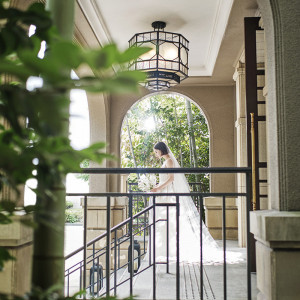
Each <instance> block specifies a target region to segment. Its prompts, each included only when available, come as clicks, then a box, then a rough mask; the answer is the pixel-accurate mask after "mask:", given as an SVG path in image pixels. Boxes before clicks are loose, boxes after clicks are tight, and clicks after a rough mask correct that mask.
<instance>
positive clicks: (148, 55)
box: [140, 43, 156, 60]
mask: <svg viewBox="0 0 300 300" xmlns="http://www.w3.org/2000/svg"><path fill="white" fill-rule="evenodd" d="M143 47H149V48H151V50H150V51H148V52H147V53H144V54H143V55H141V56H140V58H141V59H142V60H149V59H152V58H154V56H155V54H156V47H155V45H154V44H153V43H143Z"/></svg>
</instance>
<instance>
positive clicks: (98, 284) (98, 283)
mask: <svg viewBox="0 0 300 300" xmlns="http://www.w3.org/2000/svg"><path fill="white" fill-rule="evenodd" d="M97 266H98V268H97V297H98V294H99V291H100V274H99V273H100V264H99V256H98V257H97ZM101 270H103V269H101ZM102 277H103V276H102ZM102 280H103V278H102ZM101 287H102V285H101Z"/></svg>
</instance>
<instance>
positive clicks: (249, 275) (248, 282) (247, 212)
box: [246, 173, 251, 300]
mask: <svg viewBox="0 0 300 300" xmlns="http://www.w3.org/2000/svg"><path fill="white" fill-rule="evenodd" d="M250 176H251V174H250V173H246V195H247V196H246V222H247V292H248V300H251V254H250V253H251V249H250V210H251V197H250V186H251V183H250V182H251V177H250Z"/></svg>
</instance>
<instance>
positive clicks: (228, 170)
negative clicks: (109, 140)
mask: <svg viewBox="0 0 300 300" xmlns="http://www.w3.org/2000/svg"><path fill="white" fill-rule="evenodd" d="M251 172H252V169H251V168H250V167H208V168H109V169H108V168H82V169H81V170H80V171H78V172H73V173H85V174H131V173H137V174H143V173H158V174H159V173H161V174H162V173H185V174H193V173H195V174H196V173H204V174H211V173H220V174H221V173H251Z"/></svg>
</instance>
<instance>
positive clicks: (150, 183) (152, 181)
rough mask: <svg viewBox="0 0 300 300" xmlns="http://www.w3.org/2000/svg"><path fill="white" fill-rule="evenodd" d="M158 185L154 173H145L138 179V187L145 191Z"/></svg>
mask: <svg viewBox="0 0 300 300" xmlns="http://www.w3.org/2000/svg"><path fill="white" fill-rule="evenodd" d="M155 186H156V176H155V175H154V174H147V175H145V174H143V175H142V176H141V177H140V179H139V180H138V187H139V189H140V190H141V191H143V192H149V191H150V190H151V189H153V188H154V187H155Z"/></svg>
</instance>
